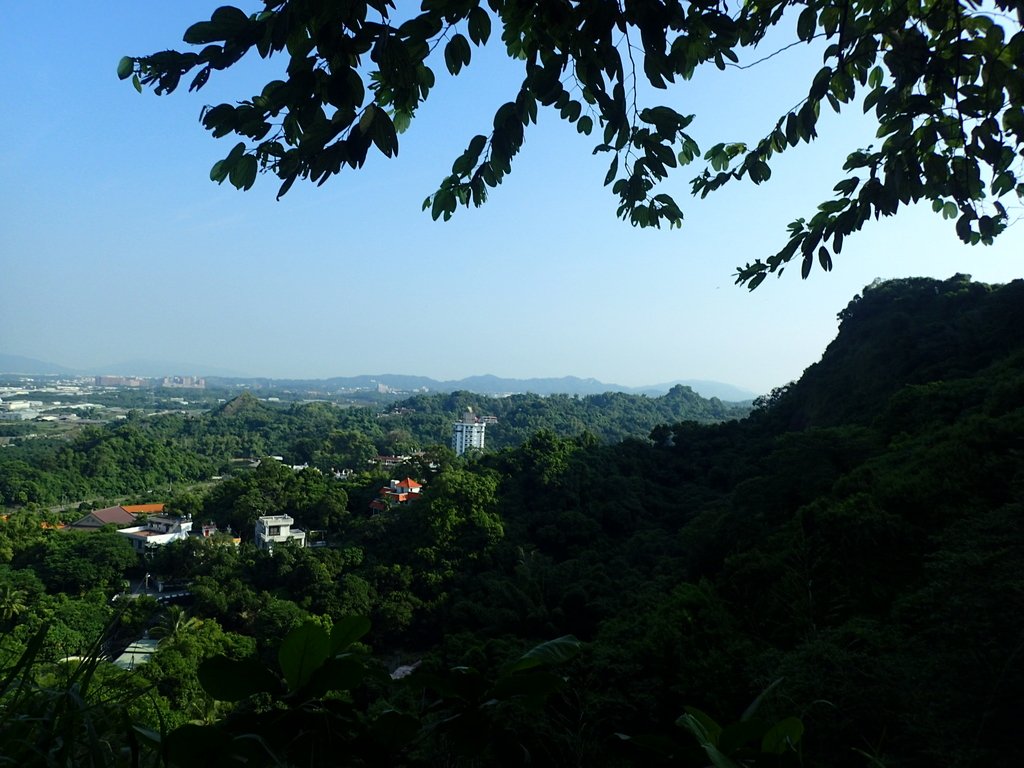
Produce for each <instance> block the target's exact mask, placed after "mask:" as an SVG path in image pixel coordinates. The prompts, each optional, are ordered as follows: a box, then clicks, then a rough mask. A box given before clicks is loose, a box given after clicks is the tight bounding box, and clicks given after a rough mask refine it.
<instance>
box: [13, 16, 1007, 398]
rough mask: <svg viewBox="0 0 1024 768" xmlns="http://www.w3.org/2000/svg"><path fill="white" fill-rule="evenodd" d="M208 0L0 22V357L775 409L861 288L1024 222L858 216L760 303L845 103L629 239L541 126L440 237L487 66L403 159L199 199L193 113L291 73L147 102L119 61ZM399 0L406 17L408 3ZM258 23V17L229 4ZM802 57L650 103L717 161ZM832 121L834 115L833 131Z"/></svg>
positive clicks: (204, 170)
mask: <svg viewBox="0 0 1024 768" xmlns="http://www.w3.org/2000/svg"><path fill="white" fill-rule="evenodd" d="M216 5H217V3H216V2H198V1H196V0H190V1H184V0H183V1H182V2H175V3H141V2H138V1H137V0H133V1H132V2H127V1H126V0H125V1H121V0H118V1H116V2H115V1H114V0H105V1H104V2H103V3H99V4H96V3H10V4H8V5H7V7H6V8H5V14H4V16H5V18H4V24H3V26H2V27H0V89H2V92H3V93H4V97H5V99H4V100H5V105H4V120H3V121H2V123H0V200H2V201H3V205H2V206H0V352H6V353H10V354H20V355H26V356H30V357H35V358H40V359H44V360H48V361H51V362H55V363H59V364H62V365H67V366H72V367H95V366H103V365H113V364H115V363H117V362H119V361H123V360H167V361H180V362H185V363H189V364H191V365H193V366H195V370H194V371H184V370H183V371H168V373H179V374H190V373H196V374H200V375H201V374H203V373H204V372H206V371H207V370H210V369H219V370H225V369H227V370H233V371H237V372H239V373H242V374H249V375H262V376H273V377H308V378H319V377H328V376H341V375H355V374H362V373H385V372H390V373H409V374H420V375H425V376H432V377H435V378H446V379H447V378H460V377H463V376H468V375H473V374H481V373H493V374H496V375H499V376H514V377H531V376H562V375H569V374H572V375H578V376H593V377H596V378H599V379H601V380H603V381H606V382H614V383H619V384H625V385H639V384H650V383H657V382H664V381H670V380H674V379H683V378H702V379H717V380H720V381H726V382H730V383H733V384H736V385H739V386H743V387H747V388H749V389H752V390H756V391H765V390H767V389H769V388H771V387H773V386H776V385H779V384H783V383H785V382H787V381H789V380H791V379H794V378H796V377H798V376H799V375H800V373H801V372H802V371H803V369H804V368H805V367H806V366H807V365H809V364H810V363H812V362H814V361H815V360H817V359H818V358H819V357H820V355H821V353H822V351H823V350H824V348H825V346H826V345H827V344H828V342H829V341H830V340H831V339H832V338H833V337H834V336H835V332H836V327H837V323H836V313H837V312H838V311H839V310H840V309H842V308H843V307H844V306H845V305H846V303H847V302H848V301H849V300H850V298H851V297H852V296H853V295H854V294H856V293H857V292H859V291H860V290H861V289H862V288H863V287H864V286H865V285H866V284H867V283H869V282H871V280H873V279H874V278H876V277H902V276H911V275H931V276H936V277H948V276H949V275H951V274H953V273H954V272H967V273H970V274H972V275H974V277H975V278H976V279H979V280H984V281H988V282H1005V281H1007V280H1011V279H1014V278H1016V277H1019V276H1020V273H1021V266H1022V265H1021V255H1022V254H1024V224H1018V225H1016V226H1014V227H1012V228H1011V229H1010V231H1008V232H1007V233H1006V234H1005V235H1003V237H1002V238H1001V239H1000V241H999V242H997V245H996V246H994V247H991V248H981V247H978V248H969V247H966V246H963V245H961V244H960V243H959V241H957V240H956V237H955V235H954V233H953V226H952V222H946V221H943V220H942V219H940V218H938V217H937V216H935V215H934V214H932V213H931V212H930V210H914V211H910V212H909V213H906V214H904V215H902V216H900V217H899V218H897V219H895V220H888V221H883V222H879V223H873V224H870V225H869V226H868V228H867V229H866V230H865V231H863V232H862V233H860V234H859V235H857V236H854V237H852V238H850V239H848V240H847V241H846V244H845V246H844V249H843V253H842V254H841V255H840V256H839V257H837V258H836V260H835V269H834V271H833V272H832V273H830V274H825V273H822V272H821V271H819V270H817V269H816V270H815V271H814V272H813V273H812V275H811V277H810V279H809V280H807V281H801V280H800V279H799V267H798V266H793V267H791V268H790V269H789V270H787V273H786V274H785V275H784V276H783V277H782V278H781V279H778V280H776V279H774V278H769V279H768V280H767V281H766V282H765V283H764V284H763V285H762V286H761V287H760V288H759V289H758V290H757V291H755V292H754V293H753V294H751V293H748V292H747V290H746V289H744V288H741V287H737V286H734V285H733V278H732V274H733V272H734V271H735V267H736V266H737V265H739V264H742V263H745V262H746V261H748V260H751V259H753V258H755V257H757V256H761V257H765V256H767V255H769V254H770V253H773V252H774V251H775V250H777V249H778V248H779V247H781V246H782V245H783V244H784V243H785V226H786V224H787V223H788V222H789V221H791V220H792V219H793V218H796V217H797V216H810V215H812V214H813V212H814V206H815V205H816V204H817V203H818V202H821V201H822V200H824V199H826V198H827V197H829V196H830V193H831V188H832V186H833V184H834V183H835V182H836V181H838V180H839V179H840V178H841V175H840V174H841V166H842V162H843V159H844V158H845V154H846V152H847V151H849V150H851V149H854V148H857V147H859V146H865V145H867V144H869V143H871V142H872V141H873V140H874V139H873V136H872V131H871V129H870V127H869V126H868V125H867V122H866V121H865V120H864V119H862V118H860V117H858V115H857V110H853V111H851V114H850V116H849V118H848V119H847V118H845V117H844V118H843V119H842V121H841V122H840V121H838V120H837V119H833V117H826V119H825V120H824V121H823V124H822V125H821V133H822V134H823V138H822V139H821V140H819V141H818V142H816V144H815V145H812V146H810V147H807V146H803V147H801V148H799V149H797V150H793V151H791V152H790V153H789V154H788V155H786V156H784V157H783V158H780V160H779V161H778V162H776V163H775V165H774V166H773V168H774V175H773V177H772V179H771V180H770V181H769V182H768V183H766V184H764V185H762V186H760V187H755V186H753V185H749V184H748V185H743V186H736V187H734V188H731V189H728V188H727V189H725V190H722V191H721V192H719V193H717V194H716V195H714V196H713V197H712V198H710V199H708V200H704V201H699V200H695V199H692V198H690V197H689V195H688V194H687V190H688V189H689V183H688V182H689V180H690V178H692V176H694V175H696V174H697V172H698V171H699V169H700V168H702V167H703V166H702V165H701V166H697V165H694V166H691V167H690V168H687V169H682V172H681V173H677V175H676V177H675V179H674V180H673V181H672V182H671V183H670V184H669V185H667V188H666V190H665V191H669V192H673V193H675V194H676V196H677V201H678V202H680V203H681V205H683V208H684V211H685V213H686V217H687V218H686V223H685V225H684V227H683V229H682V230H678V229H677V230H673V231H668V230H665V231H647V230H638V229H634V228H632V227H631V226H629V225H628V224H626V223H624V222H621V221H619V220H617V219H616V218H615V206H616V200H615V198H614V197H613V196H612V195H611V194H610V192H609V191H608V190H607V189H604V188H603V187H602V186H601V182H602V180H603V177H604V174H605V171H606V169H607V157H606V156H598V157H596V158H595V157H592V156H591V153H590V150H591V147H592V143H593V142H591V141H590V140H588V139H586V138H583V137H579V136H577V134H576V132H575V129H574V128H573V127H572V126H568V125H565V124H562V123H561V122H560V121H559V120H558V118H557V115H556V114H555V113H543V112H542V114H541V118H540V125H538V126H534V127H532V129H531V130H530V131H529V132H528V134H527V141H526V146H525V148H524V151H523V153H521V154H520V156H519V158H517V160H516V162H515V165H514V167H513V172H512V175H511V176H509V177H508V178H507V180H506V182H505V183H504V184H503V185H502V187H500V188H499V189H498V190H496V191H494V192H493V193H492V195H491V199H490V200H489V202H488V203H487V205H486V206H484V207H483V208H481V209H478V210H469V211H466V210H459V211H458V212H457V214H456V216H455V217H454V218H453V219H452V221H450V222H448V223H441V222H434V221H432V220H431V219H430V217H429V215H428V214H426V213H421V212H420V204H421V202H422V201H423V198H424V197H425V196H426V195H427V194H429V193H430V192H431V191H432V190H433V189H434V188H435V187H436V185H437V183H438V182H439V181H440V180H441V179H442V178H443V177H444V176H445V175H446V173H447V172H448V170H449V169H450V166H451V162H452V161H453V160H454V159H455V158H456V157H457V156H458V155H459V154H460V153H461V152H462V150H463V149H464V148H465V145H466V143H467V142H468V140H469V139H470V138H471V137H472V136H473V135H474V134H476V133H487V132H488V128H489V126H490V123H491V118H492V116H493V112H494V110H495V109H496V108H497V107H498V106H500V104H501V103H503V102H504V101H506V100H508V99H509V98H511V97H512V96H514V93H515V88H516V84H517V79H516V74H515V72H514V70H512V69H511V68H510V67H509V66H508V65H507V63H506V62H504V60H503V58H502V56H501V51H500V50H499V49H498V48H497V47H495V46H494V45H493V44H494V43H495V42H497V36H496V37H495V39H494V40H493V41H492V50H491V51H490V52H487V53H480V52H478V50H477V49H474V56H475V57H477V58H478V59H479V62H477V61H474V64H477V63H479V64H480V65H481V66H471V67H470V68H469V69H468V70H467V71H466V72H464V73H463V75H462V76H460V77H459V78H458V79H457V80H454V81H451V80H449V79H448V78H447V76H446V75H447V73H446V72H445V71H444V66H443V62H440V61H439V62H437V63H436V64H435V65H434V69H435V71H436V72H437V73H438V81H439V83H438V87H437V88H436V89H435V91H434V92H433V93H432V96H431V98H430V100H429V102H428V104H427V105H426V106H425V107H424V108H423V109H422V110H421V112H420V114H419V116H418V117H417V119H416V120H415V121H414V123H413V126H412V128H411V129H410V131H409V132H408V133H406V134H405V135H404V136H402V137H401V149H400V152H399V157H398V158H397V160H391V161H388V160H386V159H384V158H383V157H382V156H380V155H374V154H371V157H370V159H369V161H368V162H367V164H366V167H365V168H364V169H363V171H361V172H355V173H352V172H343V174H342V175H341V176H338V177H334V178H333V179H332V180H331V181H330V182H328V183H327V184H326V185H325V186H324V187H320V188H317V187H314V186H312V185H308V184H306V185H303V184H302V182H298V183H296V185H295V186H294V187H293V188H292V191H291V192H290V193H289V194H288V195H287V197H286V198H284V199H283V200H282V201H280V202H277V201H275V199H274V194H275V192H276V190H277V186H278V184H277V182H276V179H273V178H261V179H260V180H258V181H257V184H256V187H255V188H254V189H253V190H251V191H249V192H247V193H243V192H238V191H236V190H235V189H234V188H232V187H230V186H229V185H227V184H225V185H224V186H217V185H216V184H214V183H212V182H210V181H209V180H208V173H209V169H210V166H211V165H213V163H214V162H215V161H217V160H218V159H220V158H221V157H223V156H224V154H226V152H227V151H228V150H229V149H230V147H231V146H232V145H233V144H234V143H235V141H236V140H235V139H231V138H226V139H222V140H219V141H217V140H214V139H212V138H210V137H209V135H208V134H206V132H205V131H204V130H203V129H202V127H201V126H200V125H199V122H198V116H199V110H200V108H201V107H202V106H203V105H204V104H217V103H220V102H222V101H230V100H236V99H240V98H244V97H247V96H250V95H252V93H253V92H255V91H254V88H255V86H256V84H257V83H262V82H265V81H266V80H265V79H264V80H262V81H261V80H259V77H260V75H261V74H267V73H268V72H270V71H271V70H273V69H274V68H276V67H278V66H282V67H283V62H284V59H281V60H280V61H278V60H271V62H269V63H267V62H256V64H255V65H254V66H247V67H246V68H245V69H244V70H242V71H239V72H228V73H219V74H218V73H214V76H213V77H212V78H211V81H210V84H209V85H208V86H207V87H206V88H205V89H203V90H202V91H200V92H199V93H198V94H187V93H185V92H184V89H183V90H182V92H180V93H176V94H174V95H172V96H169V97H161V98H158V97H156V96H154V95H153V94H152V93H150V92H146V93H144V94H143V95H139V94H137V93H136V92H135V90H134V89H133V88H132V87H131V85H130V84H129V83H127V82H120V81H119V80H118V79H117V76H116V74H115V70H116V66H117V62H118V59H119V58H120V57H121V56H122V55H126V54H135V55H140V54H144V53H150V52H153V51H156V50H160V49H163V48H170V47H181V46H182V45H183V44H180V43H179V41H180V40H181V34H182V32H183V31H184V29H185V28H186V27H187V26H188V25H189V24H190V23H191V22H193V21H198V20H200V19H205V18H208V16H209V13H210V11H211V10H212V9H213V8H214V7H215V6H216ZM400 5H401V3H400ZM240 7H242V8H243V9H244V10H246V11H247V12H248V11H251V10H253V9H254V7H255V5H254V4H244V3H240ZM819 61H820V59H819V55H818V54H817V53H815V52H814V51H811V50H808V49H806V48H797V49H793V50H791V51H788V52H787V53H785V54H783V55H780V56H777V57H775V58H774V59H772V60H771V61H770V62H766V63H765V64H762V65H760V66H758V67H757V68H755V69H752V70H747V71H742V72H741V71H736V70H731V71H728V72H725V73H720V72H718V71H717V70H712V71H710V72H707V73H706V75H705V76H702V77H700V78H699V79H697V80H695V81H694V82H692V83H687V84H684V85H683V86H682V87H677V88H675V89H673V90H670V91H668V92H662V94H661V96H662V99H663V101H664V103H667V104H669V105H671V106H673V107H675V108H677V109H679V110H680V111H681V112H684V113H689V112H695V113H697V120H696V121H695V122H694V124H693V126H691V129H692V131H693V132H694V135H695V136H696V138H697V139H698V141H699V142H700V143H701V146H702V149H706V148H707V147H709V146H710V145H711V144H713V143H715V142H716V141H722V140H746V141H751V142H752V141H755V140H756V139H757V138H759V137H760V136H761V135H762V133H764V132H766V131H767V130H768V129H769V128H770V126H771V125H772V124H773V123H774V119H775V118H776V117H777V116H778V115H779V114H781V113H783V112H784V111H785V109H787V108H788V107H789V106H791V105H793V104H795V103H796V102H797V101H799V99H800V97H801V95H803V93H802V90H803V89H805V88H806V85H803V84H802V83H806V78H807V71H808V68H809V67H814V68H815V69H816V67H817V66H819ZM829 114H830V115H831V113H829Z"/></svg>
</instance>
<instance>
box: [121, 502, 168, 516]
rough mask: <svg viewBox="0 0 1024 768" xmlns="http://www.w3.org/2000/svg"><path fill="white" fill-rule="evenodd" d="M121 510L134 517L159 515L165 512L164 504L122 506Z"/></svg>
mask: <svg viewBox="0 0 1024 768" xmlns="http://www.w3.org/2000/svg"><path fill="white" fill-rule="evenodd" d="M121 509H123V510H124V511H125V512H131V513H132V514H133V515H159V514H160V513H161V512H163V511H164V505H163V504H122V505H121Z"/></svg>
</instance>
